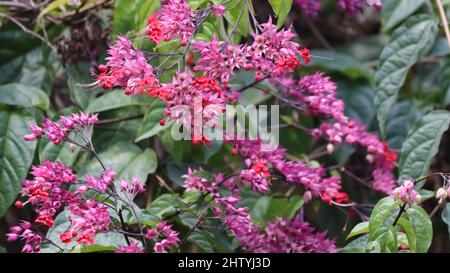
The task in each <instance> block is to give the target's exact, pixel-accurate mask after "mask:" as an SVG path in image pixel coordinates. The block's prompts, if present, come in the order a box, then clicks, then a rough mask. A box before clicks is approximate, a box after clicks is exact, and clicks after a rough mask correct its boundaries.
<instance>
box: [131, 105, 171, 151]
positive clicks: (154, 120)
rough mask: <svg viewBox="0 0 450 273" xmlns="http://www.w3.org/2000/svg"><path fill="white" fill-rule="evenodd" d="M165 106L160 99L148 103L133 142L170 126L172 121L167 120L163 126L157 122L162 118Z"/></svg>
mask: <svg viewBox="0 0 450 273" xmlns="http://www.w3.org/2000/svg"><path fill="white" fill-rule="evenodd" d="M165 108H166V104H165V103H164V102H163V101H162V100H155V101H153V102H152V104H150V107H149V108H148V110H147V113H145V116H144V119H143V120H142V123H141V126H140V127H139V130H138V133H137V137H136V140H135V142H139V141H141V140H143V139H146V138H149V137H152V136H154V135H156V134H157V133H159V132H161V131H162V130H164V129H167V128H169V127H170V124H171V123H172V122H167V123H166V124H165V125H164V126H161V125H160V124H159V121H160V120H161V119H164V110H165Z"/></svg>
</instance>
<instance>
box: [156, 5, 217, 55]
mask: <svg viewBox="0 0 450 273" xmlns="http://www.w3.org/2000/svg"><path fill="white" fill-rule="evenodd" d="M219 7H220V6H219ZM219 7H216V8H215V10H217V11H216V13H221V12H222V9H221V8H219ZM222 14H223V13H222ZM194 19H195V14H194V12H193V11H192V10H191V8H190V6H189V4H188V2H187V1H186V0H165V1H164V2H163V4H162V6H161V8H160V9H159V11H158V13H154V14H153V15H152V16H150V18H149V20H148V22H147V37H148V38H149V39H150V40H152V41H154V42H155V43H157V44H159V43H160V41H169V40H172V39H176V38H179V39H180V41H181V45H183V46H184V45H186V44H187V42H188V40H189V39H191V38H192V36H193V33H194V30H195V24H194Z"/></svg>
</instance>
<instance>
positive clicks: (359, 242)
mask: <svg viewBox="0 0 450 273" xmlns="http://www.w3.org/2000/svg"><path fill="white" fill-rule="evenodd" d="M368 238H369V234H366V235H363V236H360V237H358V238H356V239H355V240H353V241H351V242H350V243H348V244H347V245H346V246H345V247H344V248H342V249H340V250H339V252H340V253H365V252H366V247H367V241H368Z"/></svg>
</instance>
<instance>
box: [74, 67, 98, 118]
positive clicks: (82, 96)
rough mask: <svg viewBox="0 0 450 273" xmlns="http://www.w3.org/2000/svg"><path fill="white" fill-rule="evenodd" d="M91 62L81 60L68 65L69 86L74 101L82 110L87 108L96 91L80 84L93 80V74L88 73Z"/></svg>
mask: <svg viewBox="0 0 450 273" xmlns="http://www.w3.org/2000/svg"><path fill="white" fill-rule="evenodd" d="M89 68H90V63H88V62H80V63H79V64H78V65H73V64H72V65H69V66H68V67H67V70H66V72H67V87H68V88H69V95H70V99H71V100H72V102H73V103H74V104H75V105H77V106H79V107H80V108H81V109H82V110H86V108H87V107H88V105H89V102H90V101H91V100H93V99H94V98H95V95H96V93H98V92H96V91H94V90H91V89H87V88H84V87H82V86H79V85H78V84H87V83H89V82H92V81H93V78H92V76H91V75H90V74H89V73H88V71H89Z"/></svg>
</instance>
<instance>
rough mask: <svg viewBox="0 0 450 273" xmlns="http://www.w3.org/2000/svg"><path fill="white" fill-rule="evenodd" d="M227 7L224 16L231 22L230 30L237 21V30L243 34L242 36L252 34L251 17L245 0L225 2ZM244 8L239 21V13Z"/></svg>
mask: <svg viewBox="0 0 450 273" xmlns="http://www.w3.org/2000/svg"><path fill="white" fill-rule="evenodd" d="M225 7H226V8H227V11H226V12H225V14H224V16H225V19H226V20H227V21H228V23H229V29H230V32H231V30H232V29H233V28H234V26H235V25H236V23H237V24H238V27H237V32H238V33H239V34H241V35H242V36H247V35H248V34H250V28H251V27H250V26H251V24H250V17H249V11H248V7H247V5H246V4H245V1H241V0H231V1H230V2H228V3H227V4H225ZM242 9H244V10H243V11H242V15H241V18H240V20H239V22H238V19H239V14H240V13H241V10H242Z"/></svg>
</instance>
